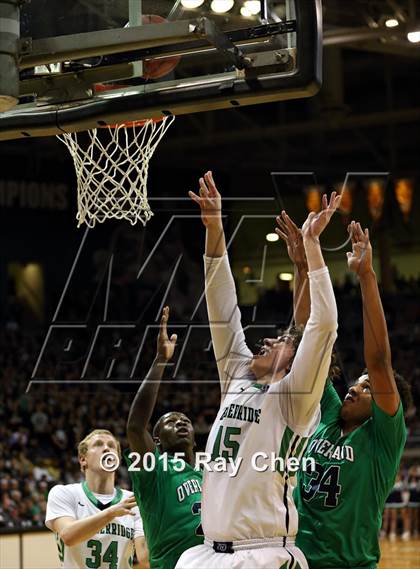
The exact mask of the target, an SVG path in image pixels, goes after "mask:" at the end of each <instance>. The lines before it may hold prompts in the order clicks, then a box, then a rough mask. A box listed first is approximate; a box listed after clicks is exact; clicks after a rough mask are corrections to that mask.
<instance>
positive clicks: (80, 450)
mask: <svg viewBox="0 0 420 569" xmlns="http://www.w3.org/2000/svg"><path fill="white" fill-rule="evenodd" d="M96 435H109V436H111V437H112V438H113V439H114V440H115V442H116V443H117V453H118V456H119V457H120V458H121V445H120V442H119V441H118V439H117V438H116V437H115V435H114V434H113V433H111V431H108V430H107V429H95V430H94V431H92V432H90V433H89V434H88V435H86V437H85V438H84V439H83V440H82V441H80V443H79V444H78V445H77V454H78V456H79V460H80V459H81V458H83V457H84V456H86V453H87V451H88V447H89V441H90V440H91V439H92V438H93V437H94V436H96ZM82 472H83V468H82Z"/></svg>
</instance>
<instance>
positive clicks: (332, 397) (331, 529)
mask: <svg viewBox="0 0 420 569" xmlns="http://www.w3.org/2000/svg"><path fill="white" fill-rule="evenodd" d="M340 409H341V401H340V398H339V397H338V395H337V392H336V391H335V389H334V387H333V386H332V384H331V383H330V382H328V384H327V387H326V389H325V393H324V396H323V398H322V401H321V423H320V425H319V427H318V429H317V430H316V432H315V434H314V435H313V437H312V439H311V440H310V442H309V445H308V447H307V450H306V457H311V458H313V459H314V460H315V463H316V466H315V470H314V471H313V472H310V471H307V472H300V473H299V484H298V486H297V488H296V491H295V495H294V498H295V501H296V505H297V507H298V512H299V533H298V537H297V545H298V546H299V547H300V548H301V549H302V550H303V551H304V553H305V556H306V558H307V560H308V563H309V567H310V569H350V568H355V567H357V568H364V569H374V568H375V567H376V564H377V562H378V560H379V553H380V552H379V544H378V533H379V530H380V527H381V520H382V511H383V508H384V505H385V500H386V498H387V496H388V494H389V492H390V490H391V488H392V486H393V484H394V481H395V477H396V474H397V471H398V468H399V463H400V459H401V454H402V451H403V448H404V444H405V440H406V428H405V424H404V415H403V410H402V405H401V403H400V407H399V409H398V411H397V413H396V414H395V415H394V416H393V417H391V416H389V415H387V414H386V413H384V412H383V411H382V410H381V409H380V408H379V407H378V406H377V405H376V403H375V401H374V400H373V399H372V416H371V417H370V418H369V419H368V420H367V421H365V422H364V423H363V424H362V425H360V426H359V427H358V428H357V429H355V430H354V431H352V432H350V433H348V434H346V435H343V434H342V431H341V425H340Z"/></svg>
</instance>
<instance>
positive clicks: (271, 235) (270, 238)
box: [265, 233, 280, 243]
mask: <svg viewBox="0 0 420 569" xmlns="http://www.w3.org/2000/svg"><path fill="white" fill-rule="evenodd" d="M265 238H266V239H267V241H270V243H274V242H275V241H278V240H279V239H280V238H279V236H278V235H277V233H267V235H266V236H265Z"/></svg>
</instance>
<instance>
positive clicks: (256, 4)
mask: <svg viewBox="0 0 420 569" xmlns="http://www.w3.org/2000/svg"><path fill="white" fill-rule="evenodd" d="M244 6H245V8H247V9H248V10H249V11H250V12H251V14H252V15H253V16H256V15H257V14H259V12H260V10H261V2H260V0H246V1H245V2H244Z"/></svg>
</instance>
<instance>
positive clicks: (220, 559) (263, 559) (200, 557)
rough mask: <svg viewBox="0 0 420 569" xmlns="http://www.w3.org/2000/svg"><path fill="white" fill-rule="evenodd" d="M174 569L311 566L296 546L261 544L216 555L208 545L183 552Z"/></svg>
mask: <svg viewBox="0 0 420 569" xmlns="http://www.w3.org/2000/svg"><path fill="white" fill-rule="evenodd" d="M175 569H308V563H307V561H306V559H305V556H304V555H303V553H302V551H301V550H300V549H299V548H298V547H296V546H295V545H290V546H289V545H286V546H285V547H282V546H274V547H273V546H268V547H267V546H266V544H265V543H264V542H261V545H260V546H258V545H256V546H253V547H251V548H250V549H245V548H244V549H242V548H239V549H238V550H236V551H234V552H233V553H217V552H216V551H214V550H213V548H212V546H211V545H210V544H207V543H205V544H204V545H197V546H196V547H192V548H191V549H188V550H187V551H184V553H183V554H182V555H181V557H180V558H179V559H178V563H177V564H176V567H175Z"/></svg>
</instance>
